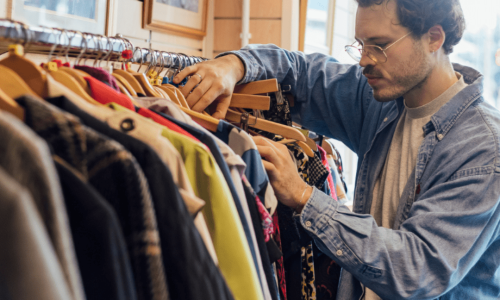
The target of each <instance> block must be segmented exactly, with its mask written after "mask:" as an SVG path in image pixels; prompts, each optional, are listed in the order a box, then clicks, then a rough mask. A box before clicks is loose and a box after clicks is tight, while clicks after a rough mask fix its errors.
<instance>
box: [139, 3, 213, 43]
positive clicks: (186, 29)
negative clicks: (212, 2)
mask: <svg viewBox="0 0 500 300" xmlns="http://www.w3.org/2000/svg"><path fill="white" fill-rule="evenodd" d="M207 6H208V3H207V0H144V15H143V27H144V28H145V29H150V30H154V31H161V32H165V33H170V34H175V35H180V36H187V37H191V38H196V39H202V38H203V37H204V36H205V35H206V26H207V10H208V9H207Z"/></svg>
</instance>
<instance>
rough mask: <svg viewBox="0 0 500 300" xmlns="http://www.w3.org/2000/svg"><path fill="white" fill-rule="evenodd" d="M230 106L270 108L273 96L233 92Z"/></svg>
mask: <svg viewBox="0 0 500 300" xmlns="http://www.w3.org/2000/svg"><path fill="white" fill-rule="evenodd" d="M229 106H230V107H239V108H248V109H258V110H269V109H270V108H271V97H269V96H255V95H244V94H236V93H233V95H232V96H231V104H230V105H229Z"/></svg>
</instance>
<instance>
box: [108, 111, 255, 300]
mask: <svg viewBox="0 0 500 300" xmlns="http://www.w3.org/2000/svg"><path fill="white" fill-rule="evenodd" d="M113 108H114V109H115V110H123V109H126V108H124V107H119V106H118V105H113ZM162 135H163V136H164V137H165V138H167V139H168V140H169V141H170V142H171V143H172V145H173V146H174V147H175V148H176V149H177V151H178V152H179V154H180V155H181V157H182V159H183V160H184V166H185V167H186V171H187V173H188V177H189V180H190V181H191V185H192V187H193V190H194V192H195V194H196V196H198V197H199V198H201V199H202V200H204V201H205V202H206V205H205V207H204V208H203V210H202V212H203V215H204V216H205V220H206V222H207V225H208V229H209V231H210V234H211V236H212V241H213V243H214V246H215V251H216V252H217V257H218V259H219V267H220V269H221V272H222V274H223V275H224V278H225V279H226V281H227V283H228V286H229V288H230V289H231V291H232V292H233V295H234V297H235V299H237V300H263V295H262V289H261V287H260V284H259V279H258V276H257V271H256V270H255V266H254V264H253V260H252V255H251V253H250V248H249V246H248V242H247V240H246V238H245V233H244V230H243V226H242V224H241V220H240V218H239V215H238V211H237V210H236V205H235V204H234V199H233V197H232V195H231V191H230V190H229V187H228V185H227V183H226V181H225V179H224V175H223V174H222V171H221V170H220V168H219V166H218V165H217V163H216V162H215V159H214V157H213V156H212V154H211V153H209V152H208V151H207V150H205V148H204V146H203V144H202V143H199V142H196V141H193V140H192V139H190V138H188V137H186V136H184V135H182V134H180V133H177V132H175V131H172V130H170V129H168V128H166V127H164V129H163V131H162Z"/></svg>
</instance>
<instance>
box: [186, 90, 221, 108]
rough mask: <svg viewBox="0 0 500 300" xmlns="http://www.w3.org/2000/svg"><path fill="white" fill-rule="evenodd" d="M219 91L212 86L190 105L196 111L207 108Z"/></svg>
mask: <svg viewBox="0 0 500 300" xmlns="http://www.w3.org/2000/svg"><path fill="white" fill-rule="evenodd" d="M219 95H220V91H219V90H217V89H215V88H214V87H212V88H210V89H209V90H208V91H207V92H206V93H205V94H204V95H203V97H201V99H200V100H199V101H198V102H196V104H195V105H193V106H192V108H191V109H192V110H194V111H197V112H202V111H204V110H205V108H207V107H208V106H209V105H210V104H211V103H212V102H213V101H214V99H216V98H217V97H219Z"/></svg>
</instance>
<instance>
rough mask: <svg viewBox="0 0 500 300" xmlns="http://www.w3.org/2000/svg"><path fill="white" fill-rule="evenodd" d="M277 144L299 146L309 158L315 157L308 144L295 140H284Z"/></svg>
mask: <svg viewBox="0 0 500 300" xmlns="http://www.w3.org/2000/svg"><path fill="white" fill-rule="evenodd" d="M277 143H279V144H283V145H288V144H297V146H299V147H300V148H301V149H302V150H303V151H304V153H305V154H306V155H307V156H308V157H314V152H313V151H312V149H311V148H310V147H309V146H308V145H307V144H306V143H304V142H302V141H296V140H293V139H284V140H281V141H278V142H277Z"/></svg>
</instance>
